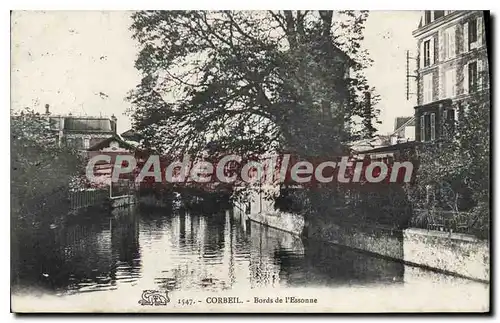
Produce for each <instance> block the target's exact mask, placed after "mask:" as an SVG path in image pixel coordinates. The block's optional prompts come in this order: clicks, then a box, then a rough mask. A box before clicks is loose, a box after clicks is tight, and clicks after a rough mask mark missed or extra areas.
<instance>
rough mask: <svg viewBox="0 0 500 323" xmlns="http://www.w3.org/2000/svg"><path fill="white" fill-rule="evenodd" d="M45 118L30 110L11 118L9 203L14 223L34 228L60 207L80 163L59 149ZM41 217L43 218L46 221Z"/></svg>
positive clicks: (73, 154) (51, 217) (71, 153)
mask: <svg viewBox="0 0 500 323" xmlns="http://www.w3.org/2000/svg"><path fill="white" fill-rule="evenodd" d="M56 139H57V134H55V133H54V132H53V131H51V130H50V128H49V121H48V119H47V118H46V116H43V115H39V114H37V113H35V112H34V111H32V110H30V109H26V110H23V111H22V112H19V113H15V114H13V115H12V117H11V201H12V215H13V220H14V221H13V223H15V224H18V225H28V226H32V225H36V224H38V223H40V222H43V221H44V220H47V221H52V220H54V217H55V216H56V215H58V214H57V212H54V210H56V209H57V208H59V207H61V209H60V211H61V212H62V213H60V214H59V215H63V214H64V211H65V210H64V209H63V207H64V203H63V201H64V199H66V198H67V194H68V190H69V185H70V183H71V179H72V178H73V176H74V175H77V174H79V172H81V171H82V160H81V158H80V157H79V155H78V154H77V153H76V151H74V150H73V149H71V148H68V147H65V146H64V145H62V146H60V145H59V144H58V142H57V140H56ZM43 217H46V218H45V219H44V218H43Z"/></svg>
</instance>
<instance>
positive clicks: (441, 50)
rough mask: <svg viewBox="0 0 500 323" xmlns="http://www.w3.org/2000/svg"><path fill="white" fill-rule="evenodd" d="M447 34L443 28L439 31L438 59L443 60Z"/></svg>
mask: <svg viewBox="0 0 500 323" xmlns="http://www.w3.org/2000/svg"><path fill="white" fill-rule="evenodd" d="M445 36H446V35H445V34H444V32H443V31H442V30H440V31H439V38H438V53H439V55H438V61H439V62H442V61H443V59H444V46H443V44H444V39H445Z"/></svg>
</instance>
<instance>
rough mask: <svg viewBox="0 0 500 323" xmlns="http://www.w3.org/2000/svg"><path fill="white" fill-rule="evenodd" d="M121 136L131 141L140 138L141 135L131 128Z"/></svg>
mask: <svg viewBox="0 0 500 323" xmlns="http://www.w3.org/2000/svg"><path fill="white" fill-rule="evenodd" d="M121 137H122V138H125V139H127V140H132V141H139V140H140V139H141V135H140V134H139V133H137V132H135V131H134V130H132V129H129V130H127V131H125V132H123V133H122V134H121Z"/></svg>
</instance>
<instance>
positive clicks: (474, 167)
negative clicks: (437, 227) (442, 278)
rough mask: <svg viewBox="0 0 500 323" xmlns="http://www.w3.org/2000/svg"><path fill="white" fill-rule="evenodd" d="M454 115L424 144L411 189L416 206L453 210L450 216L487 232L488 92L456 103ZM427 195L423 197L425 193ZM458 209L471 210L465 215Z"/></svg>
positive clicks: (459, 222)
mask: <svg viewBox="0 0 500 323" xmlns="http://www.w3.org/2000/svg"><path fill="white" fill-rule="evenodd" d="M456 108H457V109H456V110H457V111H459V120H458V121H456V122H455V123H454V124H451V125H449V126H448V127H446V128H445V133H444V134H445V135H444V136H443V137H442V138H441V139H440V140H439V141H437V142H435V143H430V144H427V145H424V146H423V147H422V152H421V154H420V161H419V165H420V167H419V169H418V174H417V182H416V184H417V185H416V186H415V188H414V193H416V194H415V195H413V198H414V203H415V205H416V206H420V207H423V208H436V209H444V210H450V211H452V212H453V215H454V219H453V220H454V221H455V222H456V223H458V224H461V225H465V226H467V228H468V229H469V230H471V231H473V232H476V233H478V234H480V235H481V236H483V237H487V235H488V230H489V217H490V208H489V201H490V190H489V188H490V122H491V119H490V108H491V103H490V93H489V91H477V92H476V93H474V94H473V95H472V96H471V97H470V98H469V99H467V100H466V101H464V102H462V103H461V104H460V105H459V106H457V107H456ZM429 196H430V198H429V199H427V197H429ZM461 211H468V212H469V213H470V214H468V215H467V216H464V215H463V214H462V213H461Z"/></svg>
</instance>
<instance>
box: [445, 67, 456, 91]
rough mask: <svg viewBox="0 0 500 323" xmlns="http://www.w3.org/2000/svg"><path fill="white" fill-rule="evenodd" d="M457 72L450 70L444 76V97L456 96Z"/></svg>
mask: <svg viewBox="0 0 500 323" xmlns="http://www.w3.org/2000/svg"><path fill="white" fill-rule="evenodd" d="M456 85H457V71H456V70H455V69H454V68H452V69H451V70H448V71H446V73H445V75H444V97H445V98H453V97H455V96H456V95H457V87H456Z"/></svg>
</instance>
